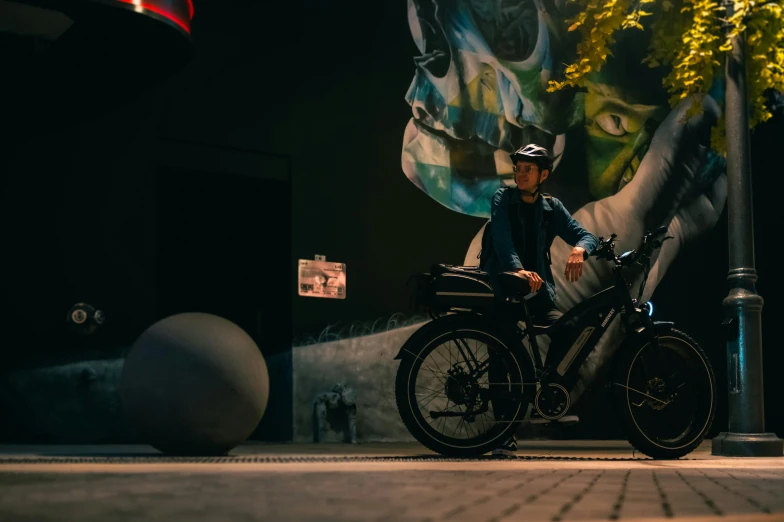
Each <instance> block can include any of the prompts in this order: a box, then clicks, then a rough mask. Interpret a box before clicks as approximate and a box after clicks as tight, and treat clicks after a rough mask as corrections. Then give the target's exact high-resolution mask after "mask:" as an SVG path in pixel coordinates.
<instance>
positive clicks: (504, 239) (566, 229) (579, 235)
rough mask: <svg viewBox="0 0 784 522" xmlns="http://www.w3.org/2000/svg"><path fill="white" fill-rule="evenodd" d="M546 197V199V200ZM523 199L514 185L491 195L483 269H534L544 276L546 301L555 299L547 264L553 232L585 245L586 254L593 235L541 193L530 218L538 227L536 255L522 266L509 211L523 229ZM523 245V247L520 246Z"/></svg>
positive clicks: (592, 247)
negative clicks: (488, 249)
mask: <svg viewBox="0 0 784 522" xmlns="http://www.w3.org/2000/svg"><path fill="white" fill-rule="evenodd" d="M548 199H549V201H548ZM522 204H523V202H522V200H521V198H520V191H519V189H517V187H511V188H507V187H502V188H500V189H498V190H497V191H496V192H495V194H494V195H493V201H492V203H491V206H490V221H491V223H492V226H493V250H494V251H495V253H494V255H493V257H492V258H491V259H490V260H489V262H488V266H487V271H488V272H490V273H491V274H494V275H495V274H497V273H499V272H507V271H512V270H516V269H519V268H525V270H528V271H532V272H536V273H537V274H539V276H540V277H541V278H542V279H543V280H544V282H545V285H546V287H547V295H548V297H549V300H550V302H552V303H555V299H556V291H555V280H554V279H553V271H552V269H551V267H550V264H551V261H550V246H551V245H552V244H553V240H554V239H555V236H558V237H560V238H561V239H563V240H564V241H565V242H566V243H568V244H569V245H571V246H579V247H582V248H584V249H585V252H586V256H587V255H589V254H591V253H592V252H593V251H594V250H595V249H596V247H597V246H598V240H597V238H596V236H594V235H593V234H591V233H590V232H588V231H587V230H585V229H584V228H583V227H582V226H581V225H580V223H578V222H577V221H576V220H575V219H574V218H573V217H572V216H571V214H569V211H568V210H566V208H565V207H564V206H563V204H562V203H561V202H560V201H559V200H558V199H556V198H554V197H550V198H544V197H542V196H541V194H540V197H538V198H537V199H536V202H535V203H534V205H535V209H534V219H535V220H536V225H535V229H536V230H538V231H539V237H538V241H537V243H536V244H537V255H536V266H535V267H530V266H527V267H523V264H522V262H521V260H520V259H521V257H522V252H517V250H516V249H515V245H514V240H513V238H512V230H513V229H512V223H511V222H510V214H511V215H517V217H518V219H519V220H520V224H521V225H522V228H521V229H520V230H525V223H524V219H525V218H524V215H523V213H522V211H521V210H522V209H521V208H520V205H522ZM510 205H514V209H516V212H511V213H510V212H509V210H510ZM545 221H547V222H549V226H548V227H547V228H549V230H550V233H549V234H548V233H547V230H546V227H545V226H544V223H545ZM520 239H522V241H520V244H522V245H525V237H522V238H520ZM523 248H525V247H524V246H523Z"/></svg>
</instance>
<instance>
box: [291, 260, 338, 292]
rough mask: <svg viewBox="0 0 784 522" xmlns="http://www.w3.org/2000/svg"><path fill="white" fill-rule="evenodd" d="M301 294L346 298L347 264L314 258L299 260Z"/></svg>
mask: <svg viewBox="0 0 784 522" xmlns="http://www.w3.org/2000/svg"><path fill="white" fill-rule="evenodd" d="M298 288H299V295H301V296H304V297H325V298H328V299H345V298H346V264H345V263H335V262H332V261H322V260H314V259H300V260H299V278H298Z"/></svg>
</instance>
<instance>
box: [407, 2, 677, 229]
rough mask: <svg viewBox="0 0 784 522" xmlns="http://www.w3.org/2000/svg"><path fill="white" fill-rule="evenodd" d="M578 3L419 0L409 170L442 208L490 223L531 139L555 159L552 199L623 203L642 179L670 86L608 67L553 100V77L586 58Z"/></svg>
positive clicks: (412, 9) (413, 18) (412, 5)
mask: <svg viewBox="0 0 784 522" xmlns="http://www.w3.org/2000/svg"><path fill="white" fill-rule="evenodd" d="M573 4H574V3H569V5H573ZM566 5H567V4H566V2H564V1H563V0H556V1H553V0H549V1H548V0H522V1H521V0H448V1H447V0H408V21H409V26H410V29H411V34H412V36H413V38H414V41H415V43H416V45H417V47H418V49H419V51H420V53H421V54H420V56H417V57H416V58H415V59H414V62H415V64H416V72H415V76H414V80H413V82H412V83H411V86H410V88H409V90H408V93H407V94H406V100H407V102H408V103H409V104H410V105H411V108H412V111H413V117H412V118H411V120H410V121H409V123H408V125H407V127H406V131H405V134H404V138H403V152H402V167H403V171H404V172H405V174H406V176H407V177H408V178H409V179H410V180H411V181H412V182H413V183H415V184H416V185H417V186H418V187H419V188H420V189H421V190H423V191H425V192H426V193H427V194H429V195H430V196H431V197H432V198H434V199H435V200H436V201H438V202H439V203H441V204H443V205H445V206H447V207H448V208H451V209H453V210H456V211H458V212H461V213H464V214H469V215H474V216H481V217H487V216H488V215H489V212H490V198H491V197H492V195H493V193H494V192H495V191H496V189H497V188H498V187H500V186H503V185H511V184H513V183H514V178H513V174H512V163H511V160H510V159H509V153H510V152H511V151H513V150H514V149H516V148H518V147H520V146H521V145H525V144H527V143H531V142H533V143H537V144H539V145H542V146H544V147H547V148H548V149H550V151H551V152H552V153H553V155H554V159H555V169H554V172H553V174H554V175H553V176H551V179H552V180H553V181H548V185H549V186H548V187H547V191H548V192H552V193H554V194H555V195H556V196H558V197H559V198H561V199H562V200H564V203H566V204H567V206H568V207H569V206H572V207H574V206H578V205H580V204H584V203H585V202H587V201H590V200H593V199H600V198H602V197H606V196H608V195H611V194H613V193H615V192H617V190H619V189H620V188H621V187H622V186H623V184H624V183H626V182H628V180H629V179H631V177H632V176H633V174H634V170H635V168H636V165H638V164H639V160H640V158H641V157H642V155H643V154H644V152H645V150H646V147H647V143H648V140H649V139H650V136H651V134H652V131H653V129H655V126H656V122H657V121H660V120H661V117H662V116H663V113H664V112H666V96H661V94H662V93H663V89H661V88H660V87H659V86H660V82H659V83H656V82H655V81H654V82H653V83H650V82H648V83H647V85H645V86H643V87H641V84H640V82H639V79H636V83H635V84H634V85H629V84H630V82H629V81H628V80H629V77H628V73H627V72H626V71H625V69H626V66H628V64H627V63H622V66H621V67H618V66H616V67H615V68H614V69H613V67H606V68H605V70H603V71H602V73H601V74H599V75H595V76H594V77H592V78H591V82H590V83H589V85H588V88H587V89H585V90H583V91H582V92H576V91H575V90H563V91H559V92H554V93H548V92H547V87H548V82H549V80H551V79H560V78H562V77H563V69H564V68H565V64H567V63H569V62H571V61H572V60H573V59H574V49H575V44H576V40H575V38H576V33H568V32H567V30H566V23H565V21H566V19H567V18H569V17H571V16H573V15H574V13H573V12H569V11H568V10H567V8H566ZM626 32H628V31H626ZM635 45H636V48H637V50H639V51H644V50H645V45H644V44H643V45H640V44H639V43H636V44H635ZM616 54H617V52H616ZM641 56H642V54H640V57H641ZM617 61H620V62H624V61H625V60H623V59H621V60H617ZM637 64H639V58H637ZM618 71H620V73H619V72H618ZM651 86H653V88H651ZM651 91H654V92H653V95H651V94H652V93H651ZM569 156H571V159H570V160H569V166H568V168H562V169H561V170H560V171H559V168H558V167H559V166H560V165H562V164H563V163H564V159H565V158H567V157H569ZM566 170H568V172H564V171H566Z"/></svg>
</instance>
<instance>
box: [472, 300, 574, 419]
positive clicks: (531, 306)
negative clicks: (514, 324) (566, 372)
mask: <svg viewBox="0 0 784 522" xmlns="http://www.w3.org/2000/svg"><path fill="white" fill-rule="evenodd" d="M528 314H529V315H530V319H531V322H532V323H533V324H535V325H536V326H549V325H551V324H553V323H554V322H555V321H557V320H558V319H559V318H560V317H562V316H563V313H562V312H561V311H560V310H558V308H556V307H555V304H554V303H553V302H552V301H550V300H549V299H547V296H546V292H542V293H540V294H538V295H536V296H535V297H533V298H531V299H530V300H529V301H528ZM520 319H523V318H522V317H521V318H520ZM526 326H527V327H528V326H530V325H526ZM565 331H566V329H564V330H561V331H560V332H557V333H555V334H550V335H549V337H550V345H549V348H548V350H547V356H548V357H547V358H548V359H549V356H550V354H551V353H552V354H553V355H557V354H558V353H561V352H562V351H563V346H562V344H563V343H564V342H565V341H566V340H567V339H566V336H565V335H564V332H565ZM537 340H539V342H541V338H539V337H537ZM532 349H533V346H532ZM489 363H490V364H489V365H488V368H487V376H488V379H489V380H490V382H491V383H498V384H499V385H498V386H497V388H495V389H499V390H500V389H502V386H501V385H500V384H501V383H504V382H506V379H507V376H506V374H507V372H508V370H507V369H506V367H505V365H504V363H503V360H502V358H501V357H500V356H498V355H495V356H494V355H492V354H491V355H490V360H489ZM490 389H491V390H492V389H494V387H491V388H490ZM513 407H514V403H513V402H511V401H508V400H506V399H500V400H499V399H494V400H493V415H494V416H495V418H496V420H498V421H500V420H509V419H504V418H503V417H507V416H509V415H511V411H512V408H513Z"/></svg>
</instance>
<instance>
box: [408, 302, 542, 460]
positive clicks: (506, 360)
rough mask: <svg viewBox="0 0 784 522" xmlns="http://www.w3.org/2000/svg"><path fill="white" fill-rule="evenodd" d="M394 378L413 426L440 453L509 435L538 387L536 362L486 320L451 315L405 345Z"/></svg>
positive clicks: (478, 447)
mask: <svg viewBox="0 0 784 522" xmlns="http://www.w3.org/2000/svg"><path fill="white" fill-rule="evenodd" d="M403 351H404V354H405V355H404V357H403V360H402V362H401V364H400V367H399V369H398V373H397V379H396V383H395V397H396V400H397V406H398V411H399V412H400V417H401V419H402V420H403V423H404V424H405V425H406V428H408V430H409V432H410V433H411V434H412V435H413V436H414V438H416V439H417V440H418V441H419V442H420V443H422V444H423V445H424V446H426V447H428V448H430V449H431V450H433V451H435V452H436V453H440V454H442V455H447V456H453V457H463V458H468V457H476V456H479V455H482V454H484V453H487V452H488V451H491V450H493V449H495V448H496V447H498V446H499V445H501V444H502V443H503V442H504V441H505V440H506V439H508V438H509V437H510V436H511V435H512V433H513V431H514V430H515V428H516V427H517V425H518V423H519V422H520V420H521V419H522V418H523V416H524V415H525V412H526V409H527V405H528V402H529V401H530V399H531V398H530V397H529V395H533V391H535V386H534V381H533V366H532V365H531V361H530V359H529V358H528V357H527V356H526V355H525V353H524V352H522V351H517V350H515V351H513V350H510V348H509V347H508V346H507V343H505V342H504V341H503V340H502V338H501V336H499V335H496V334H494V333H493V332H492V330H491V329H490V328H488V325H487V324H486V323H485V322H483V321H482V320H481V319H476V318H473V317H471V316H468V317H466V316H462V315H461V314H457V315H452V316H446V317H443V318H439V319H436V320H435V321H433V322H431V323H428V324H427V325H425V326H423V327H422V328H421V329H420V330H418V331H417V332H416V333H414V335H412V336H411V338H410V339H409V340H408V341H407V342H406V344H405V345H404V347H403Z"/></svg>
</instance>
